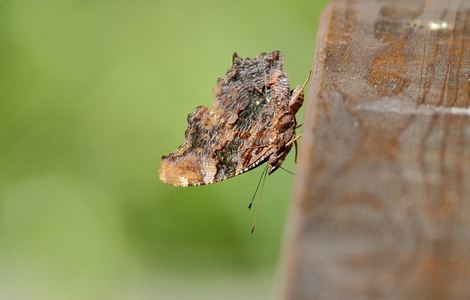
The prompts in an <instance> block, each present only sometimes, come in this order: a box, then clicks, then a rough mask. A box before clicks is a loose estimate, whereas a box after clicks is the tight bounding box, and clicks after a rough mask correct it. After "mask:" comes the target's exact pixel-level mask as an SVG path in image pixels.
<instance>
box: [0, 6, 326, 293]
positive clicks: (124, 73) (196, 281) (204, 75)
mask: <svg viewBox="0 0 470 300" xmlns="http://www.w3.org/2000/svg"><path fill="white" fill-rule="evenodd" d="M326 2H327V1H326V0H297V1H287V0H284V1H274V0H271V1H268V0H257V1H252V0H239V1H225V0H206V1H204V0H199V1H196V0H192V1H170V0H167V1H149V0H147V1H145V0H135V1H119V0H113V1H111V0H107V1H106V0H101V1H91V0H76V1H64V0H42V1H36V0H34V1H33V0H2V1H0V70H1V72H2V75H0V299H9V300H10V299H13V300H14V299H21V300H23V299H28V300H29V299H47V300H54V299H100V300H101V299H133V300H134V299H137V300H139V299H268V298H270V297H271V296H272V294H273V291H275V286H276V284H277V282H278V277H279V272H278V270H279V257H280V255H281V251H282V247H281V244H282V237H283V233H284V230H285V222H286V215H287V211H288V206H289V199H290V195H291V193H292V183H293V179H294V177H293V176H292V175H290V174H288V173H286V172H283V171H282V170H280V171H278V172H276V173H275V174H273V175H272V176H270V177H269V178H268V180H267V182H266V186H265V189H264V194H263V200H262V201H263V202H262V204H261V211H260V216H259V218H258V225H257V231H256V233H255V235H250V222H251V219H252V217H253V214H252V213H249V212H248V211H247V204H248V202H249V200H250V198H251V196H252V193H253V192H254V189H255V187H256V183H257V181H258V179H259V177H260V175H261V171H262V168H259V169H256V170H254V171H252V172H249V173H247V174H245V175H242V176H239V177H236V178H233V179H230V180H228V181H225V182H221V183H219V184H216V185H210V186H204V187H196V188H173V187H170V186H166V185H164V184H163V183H161V182H159V180H158V176H157V170H158V165H159V161H160V156H161V155H163V154H167V153H169V152H172V151H173V150H174V149H175V148H176V147H177V146H178V145H180V144H181V143H182V141H183V134H184V130H185V128H186V116H187V114H188V113H189V112H191V111H192V110H193V109H194V108H195V107H196V106H198V105H206V106H211V105H212V101H213V95H212V87H213V86H214V84H215V82H216V79H217V77H219V76H222V75H223V74H225V71H226V70H227V68H228V67H229V66H230V63H231V57H232V53H233V52H234V51H237V52H238V53H239V55H241V56H243V57H246V56H255V55H257V54H258V53H260V52H263V51H272V50H275V49H279V50H281V51H282V52H283V53H284V55H285V60H286V65H285V68H286V70H287V72H288V74H289V76H290V80H291V84H292V85H294V84H297V83H301V82H303V80H304V79H305V78H306V75H307V72H308V70H309V69H310V66H311V62H312V57H313V52H314V47H315V45H314V44H315V35H316V27H317V22H318V17H319V15H320V12H321V11H322V10H323V8H324V7H325V6H326ZM302 113H303V111H301V112H300V114H299V115H302ZM300 118H302V117H301V116H300ZM284 166H285V167H286V168H287V169H290V170H294V169H295V165H294V163H293V155H292V154H291V155H290V156H289V158H288V160H287V162H286V163H285V165H284Z"/></svg>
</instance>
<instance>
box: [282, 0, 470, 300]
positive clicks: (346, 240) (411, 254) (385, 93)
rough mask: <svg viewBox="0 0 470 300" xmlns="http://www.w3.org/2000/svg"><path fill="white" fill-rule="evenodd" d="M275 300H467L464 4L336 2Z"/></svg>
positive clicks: (467, 49)
mask: <svg viewBox="0 0 470 300" xmlns="http://www.w3.org/2000/svg"><path fill="white" fill-rule="evenodd" d="M320 28H321V29H320V31H319V37H318V43H317V55H316V60H315V65H314V68H313V71H314V79H313V80H312V82H311V86H310V91H309V97H308V101H307V111H306V117H305V123H304V127H303V134H304V135H303V138H302V141H301V144H302V145H301V148H300V160H299V164H298V170H297V177H296V193H295V199H294V203H293V205H292V208H291V215H290V224H289V226H290V227H289V231H288V237H287V246H286V257H285V277H284V282H283V285H284V286H283V290H282V299H295V300H303V299H468V298H469V297H470V107H469V105H470V1H467V0H461V1H460V0H446V1H443V0H442V1H437V0H429V1H424V0H423V1H419V0H417V1H411V0H406V1H380V0H363V1H361V0H357V1H353V0H351V1H335V2H333V4H331V5H330V6H329V8H328V9H327V10H326V11H325V12H324V14H323V17H322V20H321V25H320Z"/></svg>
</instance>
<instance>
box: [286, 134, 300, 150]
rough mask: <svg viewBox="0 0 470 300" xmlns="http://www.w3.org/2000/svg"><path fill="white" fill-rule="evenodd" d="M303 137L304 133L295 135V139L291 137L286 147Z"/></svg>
mask: <svg viewBox="0 0 470 300" xmlns="http://www.w3.org/2000/svg"><path fill="white" fill-rule="evenodd" d="M301 137H302V134H301V133H300V134H299V135H298V136H296V137H294V138H293V139H291V140H290V141H289V142H287V144H286V147H288V146H290V145H292V144H295V143H297V140H298V139H300V138H301Z"/></svg>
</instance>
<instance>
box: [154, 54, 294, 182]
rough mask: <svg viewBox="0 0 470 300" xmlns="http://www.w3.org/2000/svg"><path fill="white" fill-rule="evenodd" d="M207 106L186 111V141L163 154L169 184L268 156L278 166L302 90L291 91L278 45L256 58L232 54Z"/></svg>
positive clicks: (235, 170) (217, 174) (217, 177)
mask: <svg viewBox="0 0 470 300" xmlns="http://www.w3.org/2000/svg"><path fill="white" fill-rule="evenodd" d="M214 94H215V101H214V106H213V108H212V109H209V108H207V107H204V106H199V107H197V108H196V109H195V110H194V111H193V112H192V113H190V114H189V115H188V128H187V129H186V132H185V142H184V143H183V144H182V145H181V146H180V147H179V148H178V149H177V150H176V151H175V152H173V153H171V154H168V155H165V156H163V157H162V160H161V164H160V179H161V180H162V181H163V182H165V183H168V184H171V185H174V186H194V185H202V184H210V183H215V182H218V181H221V180H224V179H227V178H231V177H234V176H236V175H239V174H242V173H244V172H247V171H249V170H251V169H253V168H255V167H257V166H259V165H260V164H262V163H265V162H268V164H269V169H268V173H269V174H271V173H272V172H274V171H275V170H276V169H277V168H279V167H280V165H281V164H282V162H283V161H284V159H285V157H286V155H287V154H288V152H289V151H290V149H291V147H292V141H293V140H294V138H295V128H296V125H297V124H296V120H295V114H296V112H297V110H298V109H299V108H300V106H301V105H302V102H303V91H302V89H301V88H300V87H297V88H296V89H295V90H294V91H291V88H290V85H289V81H288V78H287V74H286V73H285V72H284V70H283V58H282V55H281V53H280V52H279V51H274V52H272V53H267V54H266V53H262V54H260V55H258V56H256V57H255V58H240V57H239V56H238V55H236V54H234V56H233V64H232V67H231V68H230V69H229V70H228V71H227V73H226V77H225V78H223V79H219V80H218V81H217V84H216V86H215V88H214Z"/></svg>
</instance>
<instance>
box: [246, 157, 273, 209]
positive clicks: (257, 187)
mask: <svg viewBox="0 0 470 300" xmlns="http://www.w3.org/2000/svg"><path fill="white" fill-rule="evenodd" d="M267 170H268V165H266V167H265V168H264V170H263V173H261V176H260V178H259V180H258V185H257V186H256V189H255V192H254V193H253V197H251V201H250V204H248V209H251V207H252V206H253V202H254V200H255V197H256V194H257V193H258V189H259V187H260V185H261V181H262V179H263V177H264V176H265V173H266V171H267Z"/></svg>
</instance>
